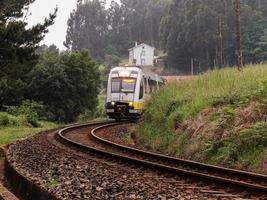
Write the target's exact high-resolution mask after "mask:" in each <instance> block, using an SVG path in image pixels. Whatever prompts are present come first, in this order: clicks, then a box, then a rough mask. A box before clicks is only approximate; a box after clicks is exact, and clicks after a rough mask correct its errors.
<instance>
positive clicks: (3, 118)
mask: <svg viewBox="0 0 267 200" xmlns="http://www.w3.org/2000/svg"><path fill="white" fill-rule="evenodd" d="M8 125H9V118H8V115H7V114H6V113H0V126H8Z"/></svg>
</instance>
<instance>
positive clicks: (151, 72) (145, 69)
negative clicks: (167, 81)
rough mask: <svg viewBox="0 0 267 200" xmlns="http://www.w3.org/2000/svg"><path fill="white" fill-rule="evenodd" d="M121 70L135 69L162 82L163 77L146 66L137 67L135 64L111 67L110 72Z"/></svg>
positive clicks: (146, 76) (149, 77)
mask: <svg viewBox="0 0 267 200" xmlns="http://www.w3.org/2000/svg"><path fill="white" fill-rule="evenodd" d="M122 70H126V71H130V70H131V71H136V72H138V73H139V72H143V74H144V77H145V78H148V79H151V80H153V81H157V82H162V83H163V82H164V81H163V79H162V78H161V77H160V76H159V75H158V74H156V73H155V72H153V71H151V70H150V69H149V68H147V67H139V66H138V67H137V66H127V67H114V68H112V69H111V73H112V72H114V71H122Z"/></svg>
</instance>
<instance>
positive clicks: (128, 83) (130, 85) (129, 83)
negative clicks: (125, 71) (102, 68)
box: [121, 78, 136, 93]
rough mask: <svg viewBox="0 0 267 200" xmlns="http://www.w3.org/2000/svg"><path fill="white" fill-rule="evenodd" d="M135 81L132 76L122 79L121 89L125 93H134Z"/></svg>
mask: <svg viewBox="0 0 267 200" xmlns="http://www.w3.org/2000/svg"><path fill="white" fill-rule="evenodd" d="M135 82H136V79H133V78H127V79H122V82H121V91H122V92H127V93H134V90H135Z"/></svg>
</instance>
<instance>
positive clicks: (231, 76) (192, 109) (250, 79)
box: [134, 65, 267, 174]
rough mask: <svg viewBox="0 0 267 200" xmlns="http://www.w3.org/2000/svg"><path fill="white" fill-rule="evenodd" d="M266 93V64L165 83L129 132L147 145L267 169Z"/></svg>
mask: <svg viewBox="0 0 267 200" xmlns="http://www.w3.org/2000/svg"><path fill="white" fill-rule="evenodd" d="M266 92H267V65H257V66H249V67H246V68H245V69H244V70H243V71H242V72H239V71H237V70H236V69H230V68H228V69H224V70H217V71H213V72H209V73H206V74H204V75H201V76H199V77H198V78H196V79H195V80H192V81H187V82H179V83H172V84H169V85H166V86H165V87H163V88H161V89H160V90H159V91H158V92H157V93H155V94H154V95H153V97H152V99H151V100H150V102H148V105H147V110H146V112H145V116H144V121H143V122H142V123H141V124H140V125H139V127H138V131H135V132H134V134H135V135H134V137H135V138H137V139H136V140H137V141H136V142H137V143H138V144H139V145H141V146H144V147H147V148H149V149H151V150H155V151H159V152H164V153H167V154H170V155H175V156H177V157H180V158H185V159H192V160H196V161H201V162H206V163H212V164H218V165H222V166H226V167H233V168H237V169H243V170H249V171H255V172H260V173H265V174H267V122H266V119H267V118H266V117H267V105H266V102H267V93H266Z"/></svg>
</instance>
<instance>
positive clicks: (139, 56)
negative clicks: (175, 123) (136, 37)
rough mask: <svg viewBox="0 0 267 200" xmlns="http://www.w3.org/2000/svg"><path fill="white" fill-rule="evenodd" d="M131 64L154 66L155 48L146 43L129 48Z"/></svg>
mask: <svg viewBox="0 0 267 200" xmlns="http://www.w3.org/2000/svg"><path fill="white" fill-rule="evenodd" d="M128 51H129V65H130V66H133V65H136V66H154V51H155V48H154V47H152V46H149V45H147V44H145V43H142V44H139V45H137V43H136V44H135V47H133V48H131V49H129V50H128Z"/></svg>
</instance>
